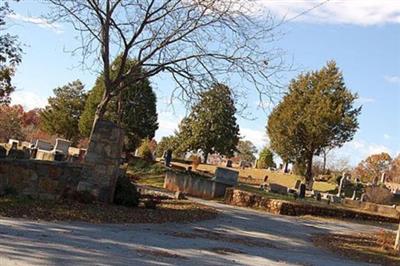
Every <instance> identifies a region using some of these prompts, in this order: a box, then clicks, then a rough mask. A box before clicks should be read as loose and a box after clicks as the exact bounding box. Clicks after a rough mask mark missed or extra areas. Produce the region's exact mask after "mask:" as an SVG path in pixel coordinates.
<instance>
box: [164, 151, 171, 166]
mask: <svg viewBox="0 0 400 266" xmlns="http://www.w3.org/2000/svg"><path fill="white" fill-rule="evenodd" d="M171 161H172V150H171V149H168V150H167V151H166V152H165V157H164V162H165V166H166V167H171Z"/></svg>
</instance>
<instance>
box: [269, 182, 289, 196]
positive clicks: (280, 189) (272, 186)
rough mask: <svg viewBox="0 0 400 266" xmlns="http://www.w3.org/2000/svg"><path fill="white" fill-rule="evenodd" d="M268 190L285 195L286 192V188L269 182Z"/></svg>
mask: <svg viewBox="0 0 400 266" xmlns="http://www.w3.org/2000/svg"><path fill="white" fill-rule="evenodd" d="M269 190H270V191H271V192H273V193H278V194H283V195H286V194H287V193H288V188H287V187H285V186H282V185H279V184H275V183H270V184H269Z"/></svg>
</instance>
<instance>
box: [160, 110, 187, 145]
mask: <svg viewBox="0 0 400 266" xmlns="http://www.w3.org/2000/svg"><path fill="white" fill-rule="evenodd" d="M182 119H183V116H177V115H176V114H175V113H173V112H169V111H164V112H159V113H158V123H159V125H158V130H157V132H156V137H155V138H156V140H160V139H161V138H162V137H165V136H169V135H172V134H173V133H174V131H175V130H177V129H178V125H179V122H180V121H181V120H182Z"/></svg>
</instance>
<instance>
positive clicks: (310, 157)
mask: <svg viewBox="0 0 400 266" xmlns="http://www.w3.org/2000/svg"><path fill="white" fill-rule="evenodd" d="M313 156H314V153H310V154H309V155H308V159H307V170H306V182H307V183H310V182H311V181H312V164H313Z"/></svg>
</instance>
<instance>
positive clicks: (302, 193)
mask: <svg viewBox="0 0 400 266" xmlns="http://www.w3.org/2000/svg"><path fill="white" fill-rule="evenodd" d="M305 197H306V184H304V183H301V184H300V192H299V198H301V199H304V198H305Z"/></svg>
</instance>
